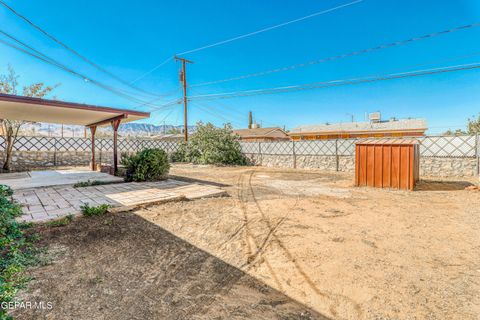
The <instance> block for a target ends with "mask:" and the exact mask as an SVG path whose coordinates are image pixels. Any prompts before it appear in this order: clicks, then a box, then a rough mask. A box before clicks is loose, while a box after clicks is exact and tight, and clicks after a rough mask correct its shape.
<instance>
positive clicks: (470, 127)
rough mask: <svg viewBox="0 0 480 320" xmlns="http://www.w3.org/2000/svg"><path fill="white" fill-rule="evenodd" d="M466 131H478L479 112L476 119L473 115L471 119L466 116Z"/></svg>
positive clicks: (479, 124)
mask: <svg viewBox="0 0 480 320" xmlns="http://www.w3.org/2000/svg"><path fill="white" fill-rule="evenodd" d="M467 133H468V134H479V133H480V113H479V114H478V117H477V118H476V119H475V117H473V118H472V119H470V118H468V124H467Z"/></svg>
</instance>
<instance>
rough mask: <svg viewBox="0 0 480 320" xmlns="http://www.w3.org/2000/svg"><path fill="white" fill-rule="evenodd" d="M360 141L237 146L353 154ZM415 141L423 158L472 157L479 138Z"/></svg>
mask: <svg viewBox="0 0 480 320" xmlns="http://www.w3.org/2000/svg"><path fill="white" fill-rule="evenodd" d="M383 139H384V138H383ZM361 140H364V139H331V140H311V141H274V142H241V147H242V151H243V152H244V153H246V154H264V155H293V154H295V155H317V156H354V155H355V143H357V142H359V141H361ZM417 140H418V141H419V143H420V154H421V156H423V157H447V158H448V157H450V158H475V157H477V156H478V154H479V152H480V151H479V137H478V136H475V135H465V136H428V137H419V138H417Z"/></svg>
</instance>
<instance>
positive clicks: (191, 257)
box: [14, 213, 327, 319]
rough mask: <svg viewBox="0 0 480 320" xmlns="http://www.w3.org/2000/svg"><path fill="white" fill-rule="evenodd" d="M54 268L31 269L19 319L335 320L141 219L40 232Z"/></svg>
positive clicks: (121, 217)
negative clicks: (31, 306)
mask: <svg viewBox="0 0 480 320" xmlns="http://www.w3.org/2000/svg"><path fill="white" fill-rule="evenodd" d="M37 231H38V232H39V233H40V235H41V237H42V238H41V239H42V240H41V242H40V245H43V246H48V247H49V252H50V253H49V257H50V258H51V259H52V261H53V262H52V263H50V264H47V265H45V266H41V267H37V268H34V269H32V270H31V271H30V273H31V276H32V277H33V278H34V280H33V281H32V282H31V283H30V285H29V288H28V290H27V291H25V292H23V293H22V294H21V295H20V298H22V299H23V300H24V301H32V302H35V301H36V302H40V301H46V302H52V304H53V309H51V310H17V311H15V312H14V316H16V317H18V318H19V319H20V318H21V319H38V318H48V319H100V318H102V319H327V317H325V316H323V315H321V314H319V313H317V312H316V311H314V310H312V309H310V308H308V307H306V306H305V305H303V304H301V303H299V302H297V301H295V300H293V299H291V298H289V297H288V296H286V295H284V294H282V293H280V292H279V291H277V290H275V289H273V288H271V287H269V286H267V285H265V284H264V283H262V282H260V281H258V280H257V279H255V278H253V277H251V276H249V275H248V274H246V273H244V272H243V271H241V270H240V269H238V268H236V267H233V266H232V265H229V264H227V263H225V262H224V261H222V260H220V259H218V258H216V257H215V256H212V255H210V254H209V253H207V252H205V251H203V250H201V249H199V248H198V247H195V246H193V245H192V244H190V243H188V242H186V241H184V240H182V239H180V238H178V237H176V236H175V235H174V234H172V233H170V232H168V231H166V230H164V229H162V228H160V227H159V226H157V225H154V224H152V223H150V222H147V221H146V220H144V219H142V218H141V217H139V216H137V215H135V214H133V213H118V214H114V215H111V214H108V215H106V216H104V217H97V218H90V219H86V218H78V219H75V220H74V221H73V222H72V223H71V224H70V225H68V226H65V227H59V228H47V227H45V226H39V227H37Z"/></svg>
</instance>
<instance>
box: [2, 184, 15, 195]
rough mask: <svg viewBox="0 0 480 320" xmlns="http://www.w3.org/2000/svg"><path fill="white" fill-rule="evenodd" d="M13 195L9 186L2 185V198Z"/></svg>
mask: <svg viewBox="0 0 480 320" xmlns="http://www.w3.org/2000/svg"><path fill="white" fill-rule="evenodd" d="M12 195H13V190H12V188H10V187H9V186H6V185H3V184H0V196H2V197H11V196H12Z"/></svg>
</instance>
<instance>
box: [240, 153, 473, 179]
mask: <svg viewBox="0 0 480 320" xmlns="http://www.w3.org/2000/svg"><path fill="white" fill-rule="evenodd" d="M246 157H247V158H248V159H249V161H250V164H252V165H258V166H264V167H278V168H299V169H319V170H327V171H341V172H352V173H353V172H355V156H338V157H337V156H313V155H309V156H302V155H297V156H293V155H259V154H246ZM477 166H478V164H477V159H476V158H441V157H420V176H428V177H475V176H477V175H478V173H477Z"/></svg>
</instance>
